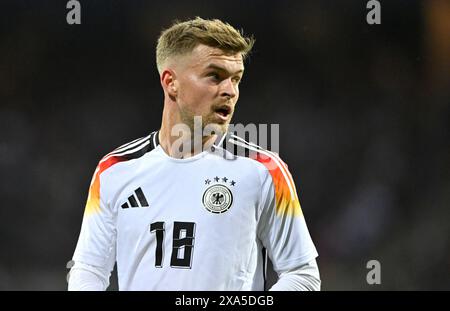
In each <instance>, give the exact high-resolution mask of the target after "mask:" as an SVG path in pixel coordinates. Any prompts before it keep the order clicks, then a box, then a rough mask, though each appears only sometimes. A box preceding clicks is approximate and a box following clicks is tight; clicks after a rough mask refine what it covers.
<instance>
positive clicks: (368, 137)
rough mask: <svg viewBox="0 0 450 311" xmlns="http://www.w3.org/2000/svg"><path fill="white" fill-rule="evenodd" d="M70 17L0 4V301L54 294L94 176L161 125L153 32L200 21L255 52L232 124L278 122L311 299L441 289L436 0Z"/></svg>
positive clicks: (444, 196)
mask: <svg viewBox="0 0 450 311" xmlns="http://www.w3.org/2000/svg"><path fill="white" fill-rule="evenodd" d="M66 2H67V1H64V0H60V1H31V0H30V1H20V0H16V1H2V2H1V4H0V25H1V28H0V176H1V180H0V206H1V209H0V219H1V226H0V246H1V247H0V249H1V251H0V289H3V290H12V289H16V290H64V289H65V288H66V280H65V276H66V273H67V270H66V268H65V265H66V262H67V261H69V260H70V259H71V256H72V254H73V251H74V248H75V245H76V241H77V238H78V233H79V230H80V226H81V220H82V215H83V210H84V204H85V201H86V198H87V191H88V187H89V183H90V179H91V176H92V173H93V171H94V169H95V167H96V164H97V162H98V160H99V159H100V158H101V157H102V156H103V155H105V154H106V153H108V152H110V151H111V150H112V149H114V148H115V147H117V146H119V145H121V144H123V143H125V142H127V141H130V140H132V139H134V138H138V137H142V136H144V135H147V134H148V133H149V132H150V131H153V130H156V129H158V128H159V126H160V118H161V113H162V103H163V93H162V90H161V88H160V85H159V79H158V73H157V70H156V65H155V51H154V50H155V42H156V39H157V37H158V34H159V32H160V31H161V30H162V28H164V27H167V26H169V25H170V23H171V21H173V20H174V19H185V18H189V17H195V16H197V15H198V16H201V17H204V18H220V19H223V20H225V21H228V22H229V23H231V24H232V25H234V26H236V27H239V28H243V29H244V31H245V33H247V34H254V36H255V38H256V40H257V41H256V45H255V48H254V52H253V54H252V56H251V57H250V59H249V61H248V62H247V66H246V73H245V77H244V80H243V83H242V85H241V97H240V100H239V102H238V107H237V111H236V114H235V119H234V122H235V123H238V122H240V123H244V124H247V123H256V124H258V123H265V124H270V123H279V124H280V133H281V141H280V154H281V156H282V158H283V159H284V160H285V161H286V162H287V163H288V165H289V168H290V171H291V172H292V174H293V176H294V179H295V181H296V184H297V188H298V191H299V195H300V199H301V202H302V207H303V211H304V213H305V215H306V219H307V222H308V226H309V230H310V232H311V235H312V237H313V240H314V241H315V243H316V246H317V248H318V251H319V254H320V257H319V258H318V263H319V266H320V271H321V276H322V284H323V285H322V288H323V289H324V290H379V289H382V290H418V289H421V290H422V289H425V290H428V289H447V290H448V289H450V273H449V270H450V269H449V265H450V241H449V237H450V227H449V225H448V222H449V219H450V217H449V214H450V211H449V202H450V177H449V175H450V174H449V168H450V152H449V151H450V148H449V142H450V128H449V127H450V125H449V121H450V118H449V117H450V1H446V0H430V1H411V0H403V1H400V0H396V1H381V25H368V24H367V23H366V14H367V12H368V9H366V3H367V1H317V0H315V1H313V0H309V1H270V2H269V1H218V2H217V3H216V2H214V1H159V2H156V1H112V0H110V1H105V0H103V1H94V0H89V1H80V2H81V10H82V11H81V25H68V24H67V23H66V13H67V12H68V10H67V9H66ZM371 259H376V260H379V261H380V263H381V278H382V284H381V285H368V284H367V283H366V274H367V272H368V269H367V268H366V263H367V262H368V261H369V260H371ZM112 283H113V285H112V287H111V288H116V287H115V286H116V284H115V280H113V281H112Z"/></svg>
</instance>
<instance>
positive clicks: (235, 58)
mask: <svg viewBox="0 0 450 311" xmlns="http://www.w3.org/2000/svg"><path fill="white" fill-rule="evenodd" d="M186 61H187V62H186V65H187V67H189V68H193V69H194V68H195V69H204V68H207V67H208V66H210V65H211V64H215V65H220V66H222V67H225V69H227V70H228V71H231V72H234V71H241V70H244V61H243V59H242V54H241V53H231V54H230V53H226V52H224V51H223V50H221V49H218V48H213V47H210V46H206V45H203V44H200V45H197V46H196V47H195V48H194V50H192V53H190V54H189V55H188V57H186Z"/></svg>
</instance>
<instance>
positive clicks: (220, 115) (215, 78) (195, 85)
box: [176, 45, 244, 132]
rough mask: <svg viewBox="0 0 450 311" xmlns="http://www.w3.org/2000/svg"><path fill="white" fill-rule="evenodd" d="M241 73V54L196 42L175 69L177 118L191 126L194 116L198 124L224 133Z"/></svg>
mask: <svg viewBox="0 0 450 311" xmlns="http://www.w3.org/2000/svg"><path fill="white" fill-rule="evenodd" d="M243 73H244V64H243V60H242V55H241V54H240V53H237V54H226V53H224V52H223V51H222V50H220V49H217V48H212V47H209V46H205V45H198V46H197V47H196V48H195V49H194V50H193V52H192V53H191V54H189V55H187V56H185V57H183V58H182V60H181V64H180V66H178V70H176V75H177V77H176V80H177V84H178V86H177V88H178V93H177V100H176V101H177V104H178V107H179V111H180V117H181V120H182V121H183V122H184V123H185V124H187V125H188V126H189V127H190V128H191V129H193V128H194V116H201V117H202V125H203V127H205V126H206V125H208V124H209V125H210V126H211V125H214V124H217V126H212V127H213V128H217V129H218V130H221V131H222V132H225V131H226V130H227V128H228V125H229V123H230V121H231V118H232V116H233V113H234V108H235V105H236V102H237V100H238V98H239V82H240V80H241V78H242V75H243Z"/></svg>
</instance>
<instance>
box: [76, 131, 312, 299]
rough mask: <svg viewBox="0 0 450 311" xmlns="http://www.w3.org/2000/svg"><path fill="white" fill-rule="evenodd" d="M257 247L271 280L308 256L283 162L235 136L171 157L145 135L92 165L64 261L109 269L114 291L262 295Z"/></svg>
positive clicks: (308, 239) (301, 219) (153, 138)
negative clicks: (242, 152)
mask: <svg viewBox="0 0 450 311" xmlns="http://www.w3.org/2000/svg"><path fill="white" fill-rule="evenodd" d="M226 145H227V146H234V147H235V146H239V147H240V148H245V149H246V150H250V151H253V153H252V155H251V156H250V157H245V156H235V155H234V154H233V153H231V152H229V151H226V150H225V149H224V148H225V146H226ZM228 149H229V148H228ZM265 250H266V251H267V255H268V256H269V257H270V259H271V261H272V263H273V266H274V269H275V271H277V272H278V273H281V272H284V271H288V270H291V269H295V268H298V267H299V266H301V265H303V264H306V263H308V262H310V261H311V260H313V259H314V258H316V257H317V252H316V249H315V247H314V244H313V242H312V240H311V237H310V235H309V232H308V229H307V226H306V223H305V219H304V217H303V214H302V211H301V208H300V203H299V200H298V197H297V193H296V190H295V186H294V182H293V180H292V176H291V175H290V173H289V171H288V169H287V166H286V164H284V163H283V162H282V161H281V160H280V158H279V157H278V156H277V155H276V154H274V153H271V152H269V151H266V150H263V149H261V148H259V147H258V146H256V145H252V144H249V143H247V142H245V141H244V140H242V139H241V138H239V137H236V136H234V135H226V136H224V137H223V139H222V141H221V142H220V144H218V145H215V146H214V147H213V148H211V150H208V151H203V152H202V153H200V154H197V155H196V156H194V157H191V158H187V159H175V158H172V157H170V156H168V155H167V154H166V153H165V152H164V150H163V149H162V148H161V146H160V145H159V142H158V132H153V133H152V134H150V135H149V136H147V137H144V138H142V139H138V140H135V141H133V142H131V143H129V144H127V145H124V146H122V147H119V148H118V149H116V150H115V151H113V152H112V153H110V154H108V155H106V156H105V157H104V158H103V159H102V160H101V161H100V162H99V165H98V167H97V169H96V171H95V173H94V176H93V179H92V183H91V186H90V190H89V196H88V201H87V204H86V209H85V213H84V218H83V224H82V228H81V233H80V237H79V240H78V244H77V247H76V250H75V253H74V256H73V260H74V261H75V262H82V263H85V264H89V265H92V266H97V267H103V268H107V269H109V270H111V269H112V267H113V265H114V262H117V271H118V280H119V289H120V290H231V291H234V290H264V281H265V280H264V266H265V260H266V257H265V256H266V255H265Z"/></svg>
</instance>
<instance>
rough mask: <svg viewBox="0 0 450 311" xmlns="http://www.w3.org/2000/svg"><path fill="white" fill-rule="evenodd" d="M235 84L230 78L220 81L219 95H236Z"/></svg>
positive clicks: (232, 96)
mask: <svg viewBox="0 0 450 311" xmlns="http://www.w3.org/2000/svg"><path fill="white" fill-rule="evenodd" d="M237 92H238V91H237V85H235V84H234V83H233V81H231V78H228V79H225V80H223V81H222V90H221V92H220V96H223V97H228V98H230V99H231V98H234V97H236V95H237Z"/></svg>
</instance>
